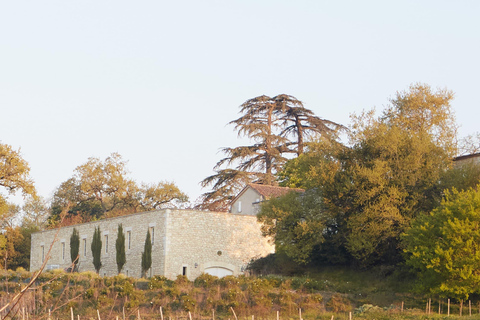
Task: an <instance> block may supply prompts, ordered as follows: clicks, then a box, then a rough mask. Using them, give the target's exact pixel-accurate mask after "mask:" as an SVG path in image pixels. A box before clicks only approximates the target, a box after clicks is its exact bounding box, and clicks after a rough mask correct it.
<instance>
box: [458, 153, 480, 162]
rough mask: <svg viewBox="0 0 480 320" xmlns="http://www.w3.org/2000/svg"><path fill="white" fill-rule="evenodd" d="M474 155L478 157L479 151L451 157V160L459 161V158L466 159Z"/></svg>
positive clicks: (479, 155)
mask: <svg viewBox="0 0 480 320" xmlns="http://www.w3.org/2000/svg"><path fill="white" fill-rule="evenodd" d="M476 157H480V153H471V154H466V155H464V156H459V157H455V158H453V161H461V160H466V159H471V158H476Z"/></svg>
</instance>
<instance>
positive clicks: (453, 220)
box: [403, 186, 480, 299]
mask: <svg viewBox="0 0 480 320" xmlns="http://www.w3.org/2000/svg"><path fill="white" fill-rule="evenodd" d="M479 187H480V186H478V187H477V190H475V189H469V190H466V191H462V192H459V191H457V190H455V189H454V190H452V191H451V192H449V191H447V192H446V193H445V198H444V199H443V201H442V203H441V205H440V206H439V207H438V208H436V209H434V210H433V211H432V212H430V213H429V214H425V215H419V216H418V217H417V218H416V219H414V220H413V223H412V227H411V228H409V229H408V230H407V231H406V233H405V234H404V235H403V240H404V244H405V253H406V262H407V264H408V265H409V266H411V267H412V268H414V270H415V271H417V274H418V284H419V288H421V289H423V291H426V292H429V293H432V294H438V295H440V296H441V297H444V298H447V297H448V298H458V299H468V297H469V296H470V295H472V294H478V293H479V291H480V290H479V288H480V270H479V268H478V265H479V264H480V255H479V252H480V229H479V228H478V226H479V225H480V191H479V189H478V188H479Z"/></svg>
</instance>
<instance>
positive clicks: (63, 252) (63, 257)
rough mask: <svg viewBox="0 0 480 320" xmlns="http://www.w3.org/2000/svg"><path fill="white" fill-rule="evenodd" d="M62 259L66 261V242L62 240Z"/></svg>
mask: <svg viewBox="0 0 480 320" xmlns="http://www.w3.org/2000/svg"><path fill="white" fill-rule="evenodd" d="M62 260H63V261H65V242H62Z"/></svg>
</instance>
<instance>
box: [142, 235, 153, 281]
mask: <svg viewBox="0 0 480 320" xmlns="http://www.w3.org/2000/svg"><path fill="white" fill-rule="evenodd" d="M151 266H152V237H151V236H150V230H148V231H147V238H146V239H145V247H144V249H143V252H142V277H146V275H147V271H148V269H150V267H151Z"/></svg>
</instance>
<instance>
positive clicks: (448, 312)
mask: <svg viewBox="0 0 480 320" xmlns="http://www.w3.org/2000/svg"><path fill="white" fill-rule="evenodd" d="M447 316H450V299H448V307H447Z"/></svg>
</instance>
